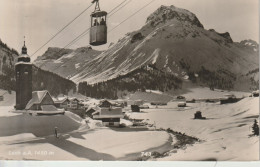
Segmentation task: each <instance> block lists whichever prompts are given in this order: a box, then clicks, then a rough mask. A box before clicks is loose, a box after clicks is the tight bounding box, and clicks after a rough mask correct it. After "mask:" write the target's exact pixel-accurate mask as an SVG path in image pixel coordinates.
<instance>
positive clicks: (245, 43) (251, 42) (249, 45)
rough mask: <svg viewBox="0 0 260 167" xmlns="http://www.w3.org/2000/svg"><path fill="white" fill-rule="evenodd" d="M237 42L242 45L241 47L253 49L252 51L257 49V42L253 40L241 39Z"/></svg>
mask: <svg viewBox="0 0 260 167" xmlns="http://www.w3.org/2000/svg"><path fill="white" fill-rule="evenodd" d="M239 44H240V45H241V46H243V47H246V48H250V49H253V50H254V51H258V50H259V45H258V43H257V42H256V41H254V40H251V39H247V40H243V41H241V42H240V43H239Z"/></svg>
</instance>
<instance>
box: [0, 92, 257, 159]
mask: <svg viewBox="0 0 260 167" xmlns="http://www.w3.org/2000/svg"><path fill="white" fill-rule="evenodd" d="M225 94H235V95H236V96H237V97H242V96H245V97H246V98H244V99H242V100H241V101H239V102H237V103H233V104H225V105H220V104H219V103H205V102H198V103H187V107H185V108H178V106H177V104H178V101H175V100H171V99H175V96H172V95H168V94H163V93H161V92H160V93H159V92H157V91H148V92H137V93H135V94H133V95H131V96H130V99H140V98H141V99H143V98H145V97H146V99H145V100H147V101H146V103H147V104H148V102H149V100H150V101H167V102H168V104H167V105H166V106H157V107H158V108H156V106H151V105H149V106H150V109H141V111H143V112H141V113H132V112H130V109H129V110H126V111H127V115H129V116H130V118H135V119H144V121H145V122H148V123H150V124H155V126H156V128H157V129H158V128H163V129H167V128H171V129H172V130H174V131H178V132H182V133H185V134H186V135H189V136H195V137H197V138H199V139H200V140H202V142H197V143H195V144H194V145H192V146H191V145H190V146H187V147H185V148H182V149H178V150H177V152H176V150H175V151H171V153H170V154H169V156H166V157H163V158H159V159H157V160H162V161H166V160H170V161H172V160H232V161H235V160H250V161H252V160H258V159H259V139H258V137H255V136H250V135H251V134H252V129H251V126H252V124H253V121H254V119H258V117H259V98H255V97H248V95H249V94H248V93H244V92H225V91H221V90H215V91H210V90H209V89H208V88H207V89H203V88H193V89H190V90H189V91H186V92H183V93H182V94H181V95H183V96H185V97H186V98H196V99H198V98H217V97H223V96H224V95H225ZM14 97H15V94H14V93H12V94H5V97H4V99H5V101H2V102H1V103H0V148H1V149H0V159H15V160H21V159H24V160H25V159H26V160H136V159H137V158H139V157H141V154H142V152H152V151H158V152H161V153H162V152H165V151H169V149H173V148H172V145H173V144H174V143H175V142H176V140H177V139H175V137H174V136H173V135H170V134H168V133H167V132H165V131H147V130H146V129H138V128H136V129H135V128H107V127H102V126H101V123H100V122H98V121H93V120H88V121H87V123H86V121H85V120H83V119H81V118H80V117H79V116H77V115H75V114H73V113H70V112H66V113H65V115H56V116H30V115H28V114H27V113H26V112H20V113H19V112H16V113H14V112H9V111H12V110H14V109H13V105H14V102H15V100H14V99H15V98H14ZM90 102H91V103H90V104H93V105H94V104H96V103H97V101H96V100H94V99H93V100H92V101H91V100H90ZM128 108H129V107H128ZM196 111H201V112H202V116H204V117H206V118H207V119H206V120H194V119H193V117H194V113H195V112H196ZM121 123H124V124H126V125H129V126H131V125H132V123H131V122H129V121H127V120H123V119H122V120H121ZM54 127H58V132H59V134H60V137H59V139H56V138H55V136H54Z"/></svg>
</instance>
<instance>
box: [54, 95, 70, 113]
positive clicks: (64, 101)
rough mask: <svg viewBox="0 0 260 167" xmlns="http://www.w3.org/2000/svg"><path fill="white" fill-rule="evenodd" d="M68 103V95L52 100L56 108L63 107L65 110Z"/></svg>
mask: <svg viewBox="0 0 260 167" xmlns="http://www.w3.org/2000/svg"><path fill="white" fill-rule="evenodd" d="M69 103H70V100H69V98H68V97H58V98H57V99H56V100H54V104H55V106H56V107H57V108H64V109H65V110H67V109H68V104H69Z"/></svg>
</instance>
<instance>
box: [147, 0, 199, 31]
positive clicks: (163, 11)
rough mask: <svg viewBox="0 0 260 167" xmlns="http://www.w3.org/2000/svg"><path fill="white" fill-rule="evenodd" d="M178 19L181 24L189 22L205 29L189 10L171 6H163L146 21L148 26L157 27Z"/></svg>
mask: <svg viewBox="0 0 260 167" xmlns="http://www.w3.org/2000/svg"><path fill="white" fill-rule="evenodd" d="M173 19H176V20H178V21H181V22H189V23H190V24H192V25H195V26H197V27H201V28H204V27H203V25H202V24H201V23H200V21H199V19H198V18H197V17H196V15H195V14H193V13H191V12H190V11H188V10H185V9H181V8H177V7H175V6H173V5H171V6H163V5H162V6H161V7H159V8H158V9H157V10H156V11H155V12H153V13H152V14H151V15H150V16H149V17H148V18H147V20H146V24H150V25H151V26H154V27H155V26H157V25H159V24H161V23H165V22H167V21H170V20H173Z"/></svg>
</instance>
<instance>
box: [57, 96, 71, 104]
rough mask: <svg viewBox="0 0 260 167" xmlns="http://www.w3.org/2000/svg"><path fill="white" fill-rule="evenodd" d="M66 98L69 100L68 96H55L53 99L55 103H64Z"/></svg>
mask: <svg viewBox="0 0 260 167" xmlns="http://www.w3.org/2000/svg"><path fill="white" fill-rule="evenodd" d="M66 100H69V99H68V97H57V98H56V99H55V100H54V101H55V103H64V102H65V101H66Z"/></svg>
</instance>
